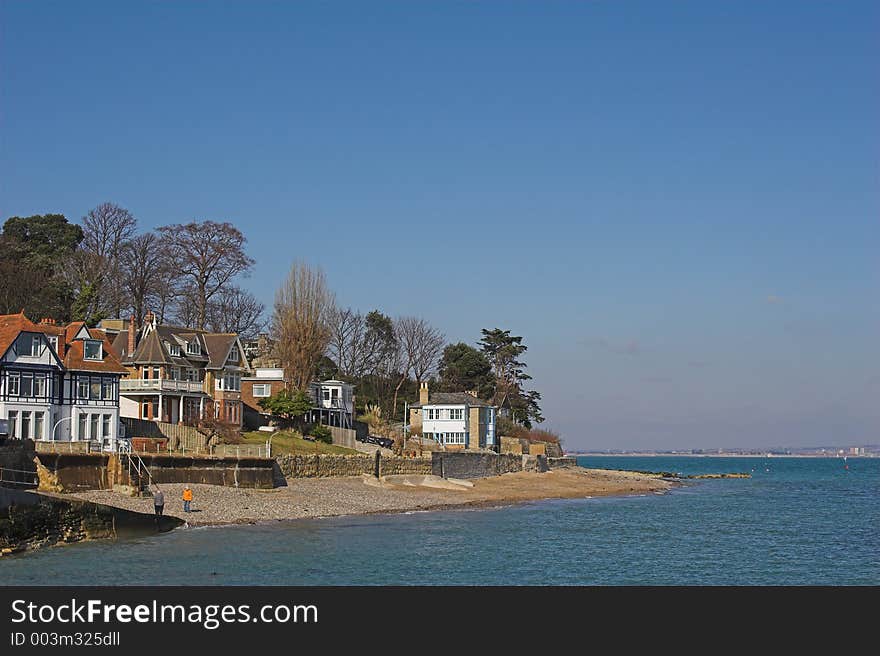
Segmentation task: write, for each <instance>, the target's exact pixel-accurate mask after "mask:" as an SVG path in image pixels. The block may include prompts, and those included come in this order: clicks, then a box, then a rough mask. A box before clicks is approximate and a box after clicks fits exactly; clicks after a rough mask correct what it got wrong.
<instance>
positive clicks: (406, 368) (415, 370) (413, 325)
mask: <svg viewBox="0 0 880 656" xmlns="http://www.w3.org/2000/svg"><path fill="white" fill-rule="evenodd" d="M394 333H395V335H396V338H397V341H398V344H399V349H400V353H401V359H402V362H403V367H401V372H400V375H399V377H398V380H397V386H396V387H395V388H394V402H393V404H392V416H396V415H397V396H398V394H399V392H400V388H401V387H402V386H403V384H404V383H405V382H406V381H407V379H408V378H409V374H410V372H412V374H413V377H414V378H415V380H416V383H417V384H418V383H421V382H422V380H424V378H425V376H426V375H427V374H428V372H430V371H431V370H432V369H433V368H434V367H435V366H436V364H437V358H438V357H439V355H440V351H441V349H442V348H443V344H444V342H445V339H444V337H443V334H442V333H440V332H439V331H437V330H434V328H432V327H431V325H430V324H429V323H428V322H427V321H425V320H424V319H419V318H416V317H400V318H399V319H398V320H397V321H396V322H395V323H394Z"/></svg>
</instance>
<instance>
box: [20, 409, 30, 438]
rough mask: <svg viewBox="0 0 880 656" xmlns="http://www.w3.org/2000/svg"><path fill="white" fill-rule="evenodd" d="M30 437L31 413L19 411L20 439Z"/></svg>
mask: <svg viewBox="0 0 880 656" xmlns="http://www.w3.org/2000/svg"><path fill="white" fill-rule="evenodd" d="M30 437H31V413H30V412H22V413H21V439H23V440H28V439H30Z"/></svg>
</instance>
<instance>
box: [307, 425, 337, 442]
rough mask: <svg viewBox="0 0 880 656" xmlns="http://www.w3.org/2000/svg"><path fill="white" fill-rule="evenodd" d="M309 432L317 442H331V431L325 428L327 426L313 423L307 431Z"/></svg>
mask: <svg viewBox="0 0 880 656" xmlns="http://www.w3.org/2000/svg"><path fill="white" fill-rule="evenodd" d="M309 434H310V435H311V436H312V437H314V438H315V439H316V440H318V441H319V442H324V443H325V444H333V433H332V432H331V431H330V429H329V428H327V426H324V425H322V424H315V426H313V427H312V430H311V431H309Z"/></svg>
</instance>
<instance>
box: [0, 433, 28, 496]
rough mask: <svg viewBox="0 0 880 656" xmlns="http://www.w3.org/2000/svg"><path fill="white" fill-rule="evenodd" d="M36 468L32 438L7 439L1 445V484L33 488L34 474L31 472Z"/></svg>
mask: <svg viewBox="0 0 880 656" xmlns="http://www.w3.org/2000/svg"><path fill="white" fill-rule="evenodd" d="M36 470H37V468H36V467H35V466H34V443H33V442H32V441H31V440H7V441H5V442H4V443H3V444H2V445H0V485H5V486H13V487H19V486H21V487H27V488H32V487H33V485H32V483H33V482H34V474H30V473H29V472H34V473H36ZM26 472H27V473H26Z"/></svg>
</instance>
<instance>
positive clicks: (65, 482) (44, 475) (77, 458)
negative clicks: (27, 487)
mask: <svg viewBox="0 0 880 656" xmlns="http://www.w3.org/2000/svg"><path fill="white" fill-rule="evenodd" d="M141 458H142V460H143V461H144V463H145V464H146V465H147V467H148V468H149V470H150V474H151V475H152V477H153V482H155V483H206V484H209V485H226V486H229V487H247V488H260V489H264V488H272V487H274V480H275V477H274V461H273V460H271V459H267V458H232V457H229V458H212V457H207V456H169V455H162V454H142V455H141ZM37 471H38V472H39V475H40V488H39V489H40V490H43V491H48V492H76V491H78V490H107V489H112V487H113V486H114V485H130V484H131V481H130V480H129V477H128V468H127V467H125V466H123V465H122V463H121V461H120V459H119V458H118V457H117V456H116V455H115V454H101V453H91V454H70V453H57V454H54V453H41V454H39V455H38V458H37Z"/></svg>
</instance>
